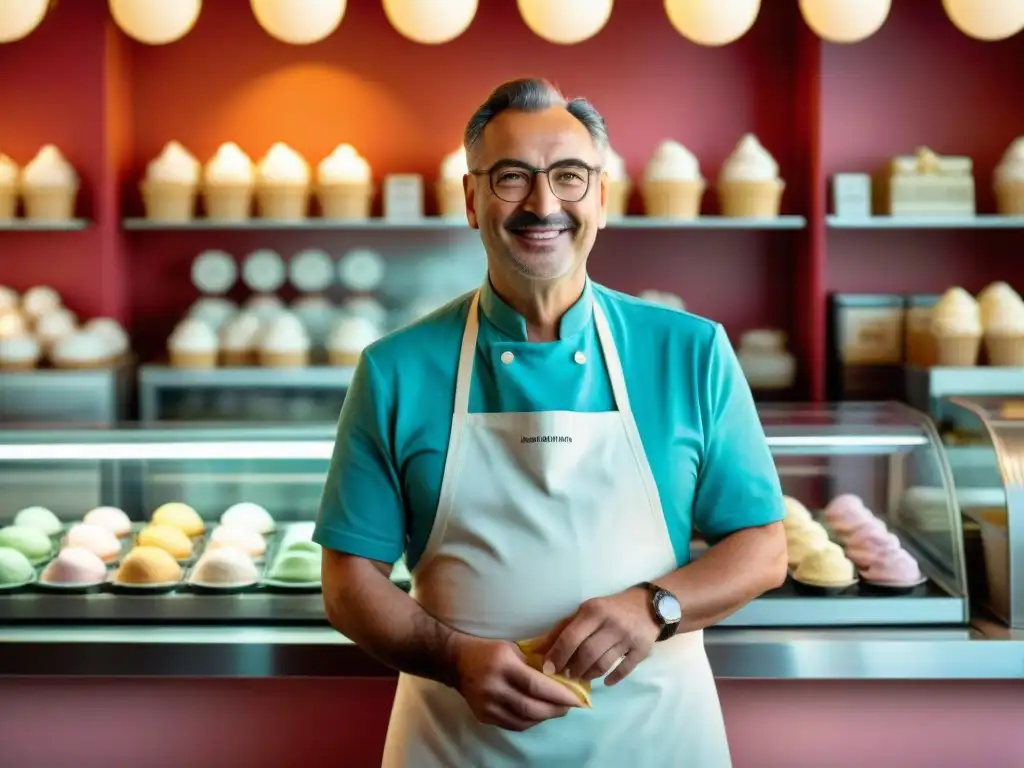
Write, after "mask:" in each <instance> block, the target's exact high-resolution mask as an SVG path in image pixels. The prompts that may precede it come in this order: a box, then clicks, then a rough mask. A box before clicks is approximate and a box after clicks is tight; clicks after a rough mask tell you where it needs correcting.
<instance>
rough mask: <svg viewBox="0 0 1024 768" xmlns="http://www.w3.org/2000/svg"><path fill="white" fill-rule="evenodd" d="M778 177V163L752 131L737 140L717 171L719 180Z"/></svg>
mask: <svg viewBox="0 0 1024 768" xmlns="http://www.w3.org/2000/svg"><path fill="white" fill-rule="evenodd" d="M778 178H779V164H778V163H776V162H775V158H773V157H772V156H771V154H770V153H769V152H768V150H767V149H765V148H764V147H763V146H761V142H760V141H758V139H757V137H756V136H755V135H754V134H752V133H748V134H746V135H745V136H743V138H741V139H740V140H739V142H738V143H737V144H736V148H735V149H733V151H732V154H731V155H729V157H728V158H727V159H726V161H725V162H724V163H723V164H722V169H721V171H720V172H719V180H720V181H776V180H778Z"/></svg>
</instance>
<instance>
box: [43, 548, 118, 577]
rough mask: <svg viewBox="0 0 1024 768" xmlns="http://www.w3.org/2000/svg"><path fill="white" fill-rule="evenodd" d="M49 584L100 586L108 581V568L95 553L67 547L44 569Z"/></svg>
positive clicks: (44, 575)
mask: <svg viewBox="0 0 1024 768" xmlns="http://www.w3.org/2000/svg"><path fill="white" fill-rule="evenodd" d="M41 579H42V581H43V582H45V583H47V584H99V583H101V582H103V581H106V579H107V567H106V565H104V564H103V561H102V560H101V559H100V558H99V556H98V555H97V554H96V553H95V552H91V551H89V550H88V549H83V548H82V547H65V548H64V549H62V550H61V551H60V552H59V553H58V554H57V557H56V558H54V559H53V560H51V561H50V563H49V564H48V565H47V566H46V568H44V569H43V573H42V575H41Z"/></svg>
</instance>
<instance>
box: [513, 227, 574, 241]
mask: <svg viewBox="0 0 1024 768" xmlns="http://www.w3.org/2000/svg"><path fill="white" fill-rule="evenodd" d="M509 231H510V232H512V234H513V235H515V236H516V237H521V238H523V239H524V240H531V241H533V242H537V243H543V242H546V241H549V240H554V239H555V238H557V237H558V236H559V235H563V234H565V233H566V232H568V231H569V230H568V229H539V228H530V229H513V230H509Z"/></svg>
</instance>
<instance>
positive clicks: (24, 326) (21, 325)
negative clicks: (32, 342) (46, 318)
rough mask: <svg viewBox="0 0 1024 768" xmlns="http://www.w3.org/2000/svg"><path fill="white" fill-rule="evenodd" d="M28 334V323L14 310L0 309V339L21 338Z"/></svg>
mask: <svg viewBox="0 0 1024 768" xmlns="http://www.w3.org/2000/svg"><path fill="white" fill-rule="evenodd" d="M28 332H29V325H28V321H27V320H25V316H24V315H23V314H21V312H19V311H18V310H16V309H0V338H9V337H12V336H22V335H23V334H27V333H28Z"/></svg>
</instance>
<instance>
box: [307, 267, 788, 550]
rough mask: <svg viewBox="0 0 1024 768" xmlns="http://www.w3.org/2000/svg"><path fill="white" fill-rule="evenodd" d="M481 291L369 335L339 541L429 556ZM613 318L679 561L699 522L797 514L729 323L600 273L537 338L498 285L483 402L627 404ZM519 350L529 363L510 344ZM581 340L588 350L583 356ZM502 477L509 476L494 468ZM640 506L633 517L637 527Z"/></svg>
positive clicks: (356, 383) (329, 514)
mask: <svg viewBox="0 0 1024 768" xmlns="http://www.w3.org/2000/svg"><path fill="white" fill-rule="evenodd" d="M471 299H472V293H470V294H467V295H466V296H463V297H461V298H459V299H457V300H455V301H453V302H452V303H450V304H448V305H447V306H445V307H442V308H441V309H439V310H438V311H436V312H434V313H433V314H432V315H429V316H428V317H426V318H423V319H422V320H420V321H419V322H417V323H415V324H413V325H411V326H408V327H406V328H403V329H401V330H398V331H395V332H394V333H392V334H390V335H388V336H386V337H384V338H383V339H381V340H380V341H378V342H376V343H375V344H373V345H371V346H370V347H368V348H367V349H366V350H365V351H364V353H363V355H362V357H361V358H360V360H359V364H358V365H357V366H356V370H355V374H354V377H353V380H352V385H351V387H350V389H349V391H348V395H347V396H346V398H345V403H344V405H343V407H342V409H341V418H340V420H339V423H338V436H337V442H336V444H335V447H334V456H333V458H332V460H331V467H330V471H329V473H328V477H327V483H326V486H325V488H324V495H323V500H322V502H321V506H320V514H319V516H318V519H317V523H316V530H315V533H314V535H313V538H314V540H315V541H317V542H318V543H320V544H321V545H323V546H324V547H327V548H329V549H334V550H338V551H340V552H346V553H349V554H353V555H357V556H360V557H366V558H370V559H372V560H379V561H381V562H384V563H393V562H396V561H397V560H398V559H399V558H400V557H401V556H402V555H403V554H405V555H406V561H407V564H408V566H409V567H410V568H414V567H415V566H416V563H417V561H418V560H419V558H420V555H421V554H422V552H423V549H424V548H425V546H426V543H427V538H428V537H429V535H430V529H431V527H432V526H433V524H434V516H435V513H436V511H437V504H438V497H439V495H440V491H441V476H442V473H443V471H444V464H445V457H446V454H447V449H448V435H449V432H450V430H451V420H452V411H453V402H454V398H455V374H456V370H457V368H458V361H459V349H460V346H461V343H462V333H463V329H464V326H465V322H466V316H467V313H468V311H469V304H470V301H471ZM594 301H597V302H600V304H601V307H602V309H604V312H605V314H606V315H607V317H608V323H609V326H610V327H611V331H612V336H613V337H614V339H615V346H616V349H617V350H618V353H619V357H620V359H621V360H622V368H623V371H624V374H625V379H626V387H627V389H628V392H629V399H630V405H631V407H632V409H633V415H634V417H635V419H636V423H637V428H638V429H639V432H640V437H641V440H642V442H643V446H644V450H645V452H646V454H647V460H648V461H649V462H650V465H651V470H652V472H653V474H654V479H655V482H656V483H657V486H658V493H659V495H660V497H661V505H662V509H663V510H664V514H665V522H666V524H667V528H668V532H669V536H670V538H671V541H672V546H673V549H674V550H675V553H676V559H677V561H678V563H679V565H680V566H682V565H685V564H686V563H687V562H688V561H689V558H690V547H689V542H690V538H691V534H692V532H693V530H694V529H696V530H697V531H699V532H700V534H701V535H702V536H703V537H704V538H706V539H707V540H709V541H710V542H714V541H716V540H718V539H721V538H722V537H724V536H726V535H728V534H730V533H732V532H734V531H737V530H740V529H742V528H748V527H753V526H759V525H766V524H768V523H772V522H775V521H778V520H781V519H782V518H783V516H784V511H783V505H782V491H781V488H780V484H779V477H778V473H777V471H776V469H775V464H774V462H773V460H772V456H771V453H770V451H769V448H768V445H767V443H766V440H765V436H764V431H763V430H762V427H761V424H760V421H759V420H758V415H757V410H756V408H755V406H754V401H753V398H752V397H751V394H750V388H749V387H748V385H747V382H746V379H745V378H744V376H743V373H742V371H741V370H740V367H739V363H738V362H737V360H736V356H735V354H734V352H733V349H732V346H731V344H730V343H729V339H728V337H727V336H726V334H725V331H724V330H723V329H722V327H721V326H720V325H718V324H717V323H713V322H711V321H710V320H705V319H704V318H701V317H697V316H695V315H692V314H688V313H686V312H680V311H678V310H675V309H669V308H666V307H662V306H658V305H655V304H650V303H647V302H644V301H641V300H639V299H636V298H634V297H632V296H627V295H625V294H621V293H617V292H615V291H612V290H609V289H608V288H604V287H602V286H600V285H597V284H595V283H593V282H591V281H589V280H588V281H587V286H586V288H585V290H584V293H583V295H582V296H581V297H580V299H579V301H577V302H576V304H574V305H573V306H572V307H571V308H570V309H569V311H568V312H566V313H565V315H564V316H563V317H562V321H561V325H560V328H559V339H558V340H557V341H553V342H547V343H536V342H530V341H528V340H527V335H526V323H525V321H524V320H523V318H522V317H521V316H520V315H519V314H518V313H517V312H516V311H515V310H513V309H512V308H511V307H509V306H508V305H507V304H506V303H505V302H503V301H502V300H501V299H500V298H499V297H498V296H497V295H496V294H495V293H494V291H493V290H492V289H491V287H490V283H489V282H486V283H485V285H484V287H483V289H482V290H481V294H480V310H479V311H480V332H479V337H478V339H477V347H476V362H475V365H474V368H473V381H472V386H471V389H470V404H469V408H470V411H471V412H473V413H502V412H534V411H578V412H598V411H612V410H615V401H614V398H613V395H612V391H611V384H610V382H609V380H608V374H607V369H606V368H605V362H604V358H603V356H602V354H601V347H600V343H599V341H598V338H597V331H596V328H595V327H594V323H593V303H592V302H594ZM505 351H511V352H513V353H514V354H515V364H513V365H505V364H503V363H502V362H501V360H500V358H501V354H502V353H503V352H505ZM577 351H581V352H583V353H584V355H586V363H585V364H582V365H581V364H578V363H576V362H575V360H574V356H575V354H576V352H577ZM495 482H500V478H495ZM629 514H630V511H629V510H623V518H622V524H623V526H627V525H629Z"/></svg>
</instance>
